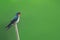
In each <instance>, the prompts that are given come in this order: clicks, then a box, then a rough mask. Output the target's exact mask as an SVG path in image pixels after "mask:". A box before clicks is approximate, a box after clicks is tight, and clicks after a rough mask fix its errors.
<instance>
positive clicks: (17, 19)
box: [6, 12, 20, 29]
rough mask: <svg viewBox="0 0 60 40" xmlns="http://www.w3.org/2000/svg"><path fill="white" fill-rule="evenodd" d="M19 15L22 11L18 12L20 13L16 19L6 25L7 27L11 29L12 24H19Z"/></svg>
mask: <svg viewBox="0 0 60 40" xmlns="http://www.w3.org/2000/svg"><path fill="white" fill-rule="evenodd" d="M19 15H20V13H19V12H18V13H17V14H16V16H15V17H14V19H13V20H12V21H11V22H10V23H9V24H8V25H7V27H6V28H7V29H9V28H10V27H11V25H12V24H17V23H18V21H19V18H20V16H19Z"/></svg>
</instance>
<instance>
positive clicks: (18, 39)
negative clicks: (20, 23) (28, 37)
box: [15, 24, 20, 40]
mask: <svg viewBox="0 0 60 40" xmlns="http://www.w3.org/2000/svg"><path fill="white" fill-rule="evenodd" d="M15 31H16V37H17V40H20V37H19V32H18V27H17V24H15Z"/></svg>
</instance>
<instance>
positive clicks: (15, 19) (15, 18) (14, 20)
mask: <svg viewBox="0 0 60 40" xmlns="http://www.w3.org/2000/svg"><path fill="white" fill-rule="evenodd" d="M17 19H18V17H17V16H15V17H14V19H13V20H12V21H11V24H13V23H14V22H16V21H17Z"/></svg>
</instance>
